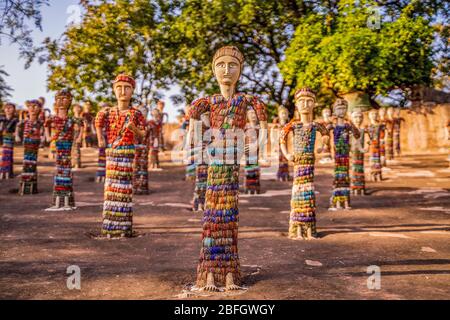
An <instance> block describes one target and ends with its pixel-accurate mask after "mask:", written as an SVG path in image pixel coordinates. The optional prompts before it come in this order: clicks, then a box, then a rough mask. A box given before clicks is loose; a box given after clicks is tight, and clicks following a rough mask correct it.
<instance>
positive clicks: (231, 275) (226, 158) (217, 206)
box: [187, 46, 267, 291]
mask: <svg viewBox="0 0 450 320" xmlns="http://www.w3.org/2000/svg"><path fill="white" fill-rule="evenodd" d="M243 66H244V55H243V54H242V53H241V51H240V50H239V49H238V48H236V47H234V46H225V47H222V48H219V49H218V50H217V51H216V52H215V54H214V56H213V59H212V69H213V73H214V75H215V77H216V79H217V81H218V83H219V86H220V93H219V94H214V95H212V96H208V97H202V98H199V99H197V100H195V101H194V102H192V104H191V108H190V111H189V132H188V138H187V141H191V137H192V136H193V134H194V127H195V121H198V120H201V115H202V114H204V113H207V112H209V119H210V125H211V129H210V131H209V132H210V133H211V141H212V142H211V143H210V144H209V146H208V155H209V167H208V178H207V190H206V199H205V210H204V212H203V228H202V230H203V233H202V248H201V251H200V260H199V264H198V266H197V284H196V286H197V287H199V288H202V289H203V290H208V291H217V290H219V288H218V287H219V286H225V289H226V290H238V289H241V287H240V285H241V272H240V263H239V254H238V244H237V238H238V224H239V207H238V198H239V197H238V194H239V168H240V160H241V158H242V155H243V151H244V150H243V148H242V146H243V145H244V136H245V134H244V129H245V125H246V119H247V111H248V110H249V109H250V108H252V109H254V111H255V113H256V117H257V120H258V123H259V126H260V135H267V114H266V106H265V104H264V103H263V102H261V100H260V99H258V98H257V97H255V96H252V95H248V94H244V93H239V92H236V85H237V82H238V80H239V78H240V76H241V74H242V69H243ZM194 140H195V139H194ZM197 142H198V141H194V145H196V143H197Z"/></svg>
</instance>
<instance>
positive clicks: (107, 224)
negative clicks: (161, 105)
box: [95, 74, 145, 238]
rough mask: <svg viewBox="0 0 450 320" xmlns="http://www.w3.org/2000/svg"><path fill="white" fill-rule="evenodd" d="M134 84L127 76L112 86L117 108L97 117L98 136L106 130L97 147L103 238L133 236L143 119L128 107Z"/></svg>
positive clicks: (119, 77)
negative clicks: (102, 175)
mask: <svg viewBox="0 0 450 320" xmlns="http://www.w3.org/2000/svg"><path fill="white" fill-rule="evenodd" d="M135 86H136V83H135V81H134V79H133V78H132V77H130V76H128V75H126V74H119V75H118V76H117V77H116V79H115V80H114V82H113V90H114V94H115V95H116V98H117V106H116V107H112V108H110V109H106V110H102V111H100V112H99V113H98V114H97V117H96V119H95V127H96V131H97V132H99V133H100V132H102V130H105V132H106V136H107V139H106V140H105V139H104V137H103V136H102V135H98V139H99V147H101V148H102V147H106V179H105V201H104V203H103V223H102V235H104V236H106V237H107V238H112V237H132V236H133V161H134V154H135V144H136V143H139V141H140V139H141V138H142V137H143V135H144V121H145V120H144V117H143V116H142V113H141V112H140V111H139V110H137V109H135V108H133V107H132V106H131V105H130V102H131V97H132V95H133V91H134V88H135Z"/></svg>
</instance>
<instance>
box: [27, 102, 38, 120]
mask: <svg viewBox="0 0 450 320" xmlns="http://www.w3.org/2000/svg"><path fill="white" fill-rule="evenodd" d="M27 110H28V113H29V114H30V115H31V116H33V117H37V116H38V115H39V112H41V108H40V107H39V106H38V105H37V104H34V103H29V104H28V105H27Z"/></svg>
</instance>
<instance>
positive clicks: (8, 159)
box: [0, 102, 19, 179]
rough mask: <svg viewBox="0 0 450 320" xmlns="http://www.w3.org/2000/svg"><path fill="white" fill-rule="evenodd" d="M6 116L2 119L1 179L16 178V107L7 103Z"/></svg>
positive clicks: (17, 120) (0, 124) (0, 125)
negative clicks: (14, 166)
mask: <svg viewBox="0 0 450 320" xmlns="http://www.w3.org/2000/svg"><path fill="white" fill-rule="evenodd" d="M3 111H4V112H5V115H4V116H3V117H0V132H1V135H2V137H3V145H2V153H1V160H0V179H12V178H14V168H13V164H14V140H15V137H16V136H17V135H18V134H17V130H18V127H17V123H18V122H19V119H18V118H17V117H16V105H15V104H14V103H9V102H8V103H5V105H4V106H3Z"/></svg>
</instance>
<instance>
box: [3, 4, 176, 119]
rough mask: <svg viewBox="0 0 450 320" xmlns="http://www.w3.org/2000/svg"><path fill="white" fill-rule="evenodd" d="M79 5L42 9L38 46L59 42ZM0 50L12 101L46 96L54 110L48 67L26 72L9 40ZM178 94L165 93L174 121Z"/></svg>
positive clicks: (36, 38) (35, 36) (35, 65)
mask: <svg viewBox="0 0 450 320" xmlns="http://www.w3.org/2000/svg"><path fill="white" fill-rule="evenodd" d="M78 2H79V0H50V6H44V7H43V8H42V20H43V21H42V29H43V31H42V32H41V31H39V30H35V31H34V32H33V39H34V41H35V43H36V44H38V43H40V42H41V41H42V40H43V39H44V38H46V37H50V38H52V39H55V38H58V37H59V36H60V35H61V34H62V33H63V32H64V29H65V26H66V24H67V23H68V22H69V21H70V20H71V18H72V17H73V16H74V10H73V9H74V7H73V6H77V5H78ZM71 6H72V7H71ZM0 49H1V50H0V65H3V66H4V68H5V70H6V72H8V73H9V77H6V81H7V82H8V84H9V85H10V86H11V87H12V88H13V89H14V91H13V92H12V93H11V95H12V97H11V98H10V99H9V100H10V101H12V102H14V103H16V104H18V105H19V106H23V105H24V102H25V100H29V99H36V98H38V97H40V96H43V97H45V99H46V101H47V102H46V106H47V107H49V106H51V105H52V103H53V94H54V92H48V91H47V86H46V79H47V73H48V70H47V65H46V64H39V63H38V62H37V61H35V62H33V64H32V65H31V67H30V68H29V69H26V70H25V68H24V60H22V59H19V55H18V50H17V46H15V45H10V44H9V42H8V40H7V39H2V44H1V47H0ZM174 93H177V92H176V88H173V89H171V90H170V91H168V92H165V95H166V96H165V98H164V100H165V101H166V111H167V113H168V114H169V119H170V121H175V117H176V115H177V114H178V112H177V110H178V109H179V108H180V107H176V106H174V105H173V104H172V102H171V101H170V99H169V96H170V95H172V94H174Z"/></svg>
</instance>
